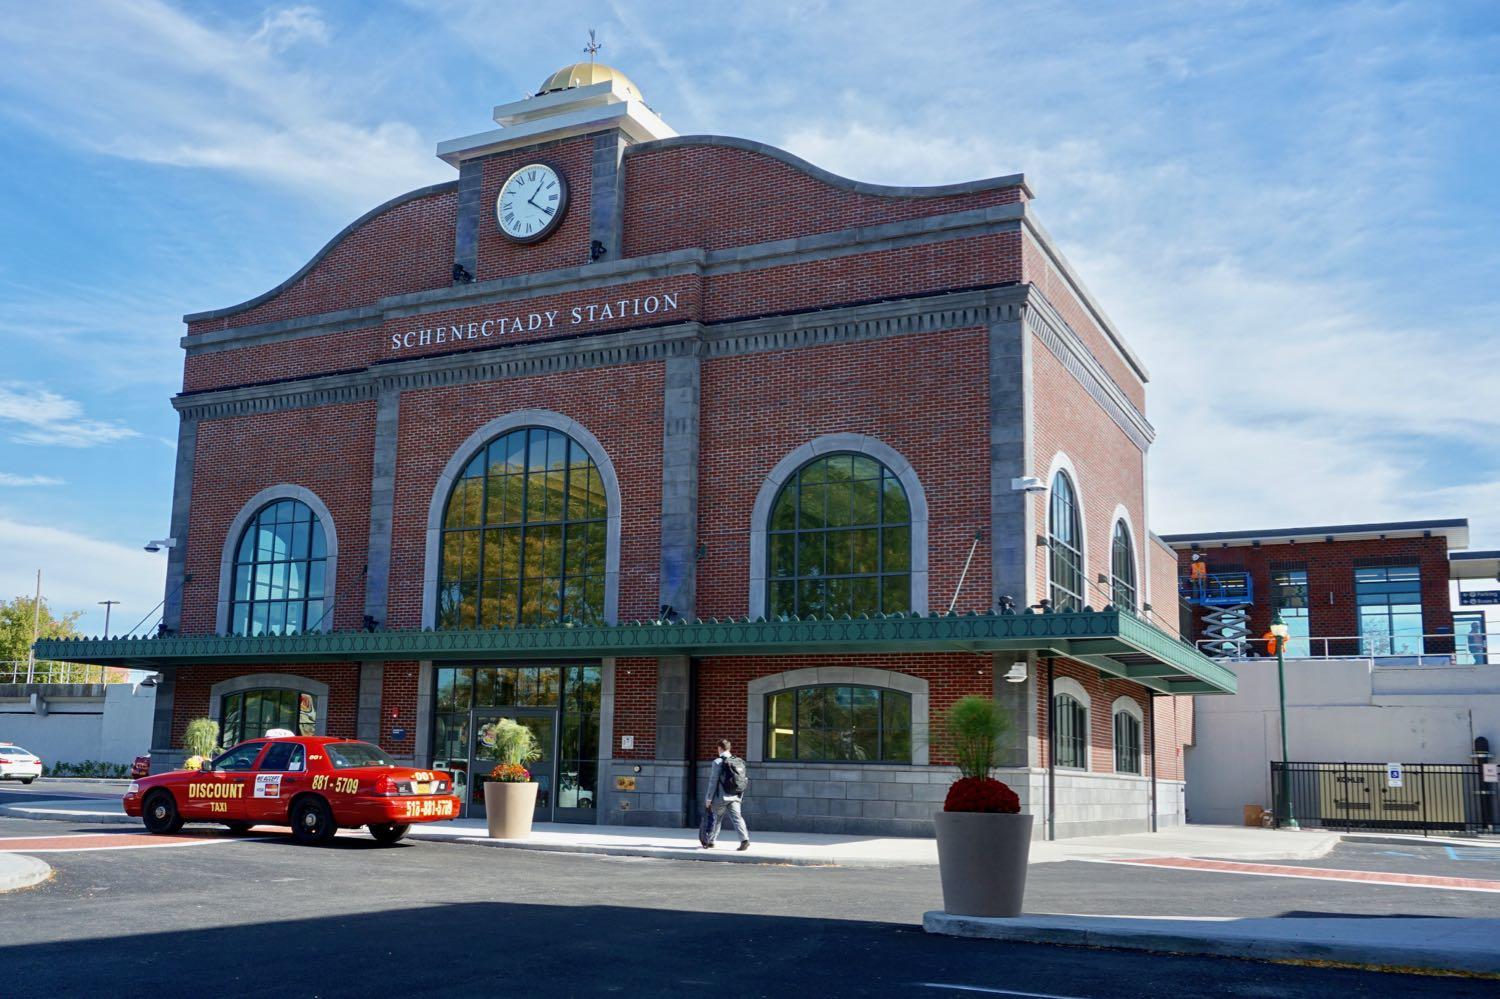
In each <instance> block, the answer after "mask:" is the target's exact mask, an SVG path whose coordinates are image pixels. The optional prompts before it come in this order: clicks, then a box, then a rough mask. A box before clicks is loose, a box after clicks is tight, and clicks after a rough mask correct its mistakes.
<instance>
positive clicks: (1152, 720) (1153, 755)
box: [1146, 691, 1156, 832]
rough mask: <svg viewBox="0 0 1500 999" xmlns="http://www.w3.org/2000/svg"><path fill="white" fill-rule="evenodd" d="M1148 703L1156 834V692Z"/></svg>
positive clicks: (1152, 825) (1152, 814)
mask: <svg viewBox="0 0 1500 999" xmlns="http://www.w3.org/2000/svg"><path fill="white" fill-rule="evenodd" d="M1147 701H1148V703H1147V705H1146V706H1147V707H1149V708H1150V709H1151V717H1150V718H1149V719H1147V726H1148V731H1149V732H1150V733H1151V741H1150V742H1148V743H1146V745H1147V746H1150V747H1151V831H1152V832H1156V693H1155V692H1154V691H1153V692H1152V694H1151V696H1150V697H1149V698H1147Z"/></svg>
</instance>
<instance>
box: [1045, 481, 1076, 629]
mask: <svg viewBox="0 0 1500 999" xmlns="http://www.w3.org/2000/svg"><path fill="white" fill-rule="evenodd" d="M1047 547H1048V549H1049V552H1048V555H1049V574H1050V576H1051V578H1052V590H1051V598H1052V609H1053V610H1054V611H1058V612H1064V611H1076V610H1081V609H1082V608H1083V523H1082V518H1081V517H1080V516H1079V513H1078V494H1077V492H1075V491H1074V489H1073V480H1072V479H1070V478H1068V473H1067V472H1058V473H1057V474H1056V475H1054V476H1053V477H1052V503H1051V505H1050V506H1049V508H1048V511H1047Z"/></svg>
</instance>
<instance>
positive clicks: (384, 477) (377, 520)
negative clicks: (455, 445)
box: [365, 390, 401, 625]
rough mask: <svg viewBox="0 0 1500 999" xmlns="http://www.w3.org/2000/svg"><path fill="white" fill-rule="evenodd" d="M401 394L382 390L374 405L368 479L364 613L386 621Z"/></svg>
mask: <svg viewBox="0 0 1500 999" xmlns="http://www.w3.org/2000/svg"><path fill="white" fill-rule="evenodd" d="M400 426H401V393H400V392H396V391H391V390H387V391H382V392H381V393H380V396H379V400H378V404H377V406H376V408H375V448H374V456H373V460H372V461H371V466H372V471H371V478H370V542H369V548H368V549H366V552H367V554H366V555H365V614H366V616H368V617H371V618H374V619H375V621H377V622H378V623H379V624H380V625H384V624H385V619H386V612H387V610H388V604H389V599H388V598H389V596H390V574H391V527H392V523H393V522H394V519H395V505H396V445H397V440H398V437H399V432H400Z"/></svg>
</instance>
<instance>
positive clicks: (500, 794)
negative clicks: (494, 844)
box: [484, 780, 538, 839]
mask: <svg viewBox="0 0 1500 999" xmlns="http://www.w3.org/2000/svg"><path fill="white" fill-rule="evenodd" d="M537 787H538V785H537V784H536V783H534V782H531V781H528V782H526V783H525V784H511V783H507V782H503V781H498V780H492V781H486V782H485V785H484V822H485V825H486V826H488V827H489V834H490V839H525V838H526V837H527V836H530V835H531V817H532V815H533V813H535V811H536V792H537Z"/></svg>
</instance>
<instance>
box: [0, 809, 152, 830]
mask: <svg viewBox="0 0 1500 999" xmlns="http://www.w3.org/2000/svg"><path fill="white" fill-rule="evenodd" d="M0 815H3V816H7V817H9V818H13V819H38V820H43V821H48V822H93V823H99V824H101V825H119V824H121V823H126V822H132V821H134V820H133V819H131V817H130V816H128V815H126V814H125V813H124V812H85V811H77V810H74V809H68V808H37V807H35V806H33V805H0Z"/></svg>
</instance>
